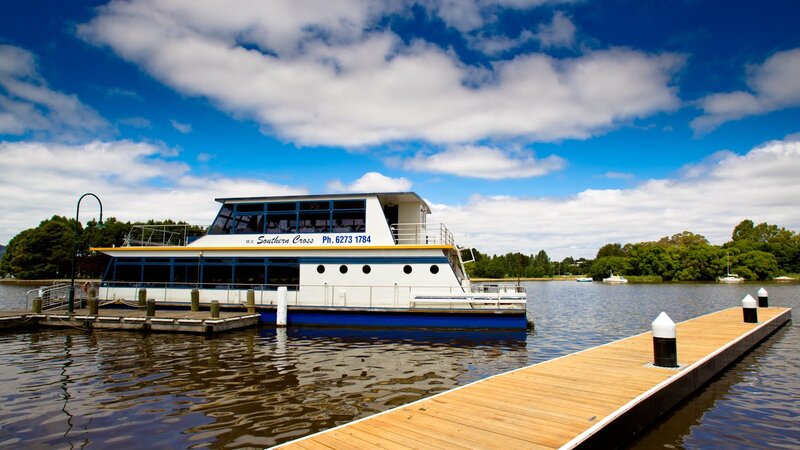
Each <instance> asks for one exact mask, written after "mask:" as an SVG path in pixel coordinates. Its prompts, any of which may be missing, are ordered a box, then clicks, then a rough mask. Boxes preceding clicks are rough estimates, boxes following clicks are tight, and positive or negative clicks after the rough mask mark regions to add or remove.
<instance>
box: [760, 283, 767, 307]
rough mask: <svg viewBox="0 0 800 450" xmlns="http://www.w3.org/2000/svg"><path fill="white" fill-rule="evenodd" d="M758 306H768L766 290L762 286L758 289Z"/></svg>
mask: <svg viewBox="0 0 800 450" xmlns="http://www.w3.org/2000/svg"><path fill="white" fill-rule="evenodd" d="M758 307H759V308H768V307H769V298H768V297H767V290H766V289H764V288H763V287H762V288H761V289H759V290H758Z"/></svg>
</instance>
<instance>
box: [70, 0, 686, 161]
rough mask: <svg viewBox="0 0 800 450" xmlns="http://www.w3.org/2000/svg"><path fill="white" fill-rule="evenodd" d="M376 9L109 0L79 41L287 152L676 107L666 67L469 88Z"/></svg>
mask: <svg viewBox="0 0 800 450" xmlns="http://www.w3.org/2000/svg"><path fill="white" fill-rule="evenodd" d="M539 3H542V2H541V1H532V2H525V1H518V2H515V1H510V2H476V3H475V4H476V5H479V6H480V7H481V8H483V7H484V6H485V5H490V6H491V5H494V6H497V4H500V5H501V6H506V7H519V8H522V7H527V6H530V5H535V4H539ZM436 4H439V5H444V4H445V3H442V2H436ZM458 4H459V5H460V4H461V3H460V2H459V3H458ZM470 4H472V3H470ZM320 5H322V6H320ZM383 5H384V3H382V2H377V3H362V2H358V1H353V2H343V3H337V4H336V5H335V6H334V5H333V4H332V3H323V4H318V5H317V6H316V7H311V6H309V7H298V6H297V5H296V2H292V1H285V2H277V1H276V2H270V3H269V4H263V3H254V2H244V1H243V2H230V3H225V4H221V3H218V2H203V1H191V2H190V1H183V2H170V3H168V4H167V3H164V2H156V1H154V0H138V1H137V0H134V1H130V2H112V3H111V4H109V5H108V6H106V7H104V8H102V9H101V10H100V15H99V16H98V17H96V18H95V19H94V20H92V21H91V22H90V23H88V24H85V25H83V26H81V27H79V30H80V34H81V36H83V37H84V38H86V39H88V40H90V41H92V42H95V43H97V44H104V45H108V46H110V47H111V48H112V49H113V50H114V51H115V52H116V53H118V54H119V55H120V56H122V57H123V58H125V59H127V60H129V61H132V62H134V63H136V64H138V65H140V66H141V67H142V68H143V69H144V70H146V71H147V72H149V73H150V74H152V75H153V76H154V77H155V78H157V79H159V80H161V81H162V82H164V83H165V84H167V85H169V86H171V87H172V88H174V89H176V90H178V91H180V92H181V93H184V94H186V95H194V96H201V97H205V98H208V99H210V100H211V101H212V102H214V103H215V104H216V105H218V106H219V107H220V108H222V109H224V110H226V111H228V112H229V113H231V114H234V115H236V116H237V117H249V118H252V119H255V120H257V121H258V122H260V123H261V124H262V125H263V128H264V129H265V130H269V132H270V133H276V134H277V135H279V136H281V137H282V138H284V139H287V140H291V141H293V142H295V143H298V144H300V145H337V146H344V147H357V146H365V145H374V144H383V143H387V142H391V141H405V140H426V141H430V142H434V143H466V142H473V141H475V140H479V139H483V138H487V137H508V136H513V137H519V136H522V137H527V138H530V139H536V140H559V139H564V138H581V139H582V138H587V137H590V136H592V135H593V134H595V133H599V132H602V131H604V130H606V129H608V128H611V127H614V126H616V125H618V124H619V123H622V122H625V121H629V120H631V119H634V118H637V117H644V116H647V115H650V114H653V113H655V112H659V111H664V110H669V109H672V108H675V107H677V106H678V104H679V101H678V98H677V97H676V93H675V88H674V87H673V86H671V80H672V76H673V74H674V72H675V71H676V70H677V69H678V68H679V67H680V66H681V65H682V64H683V57H681V56H679V55H674V54H657V55H653V54H645V53H642V52H637V51H633V50H628V49H610V50H602V51H594V52H590V53H587V54H585V55H582V56H580V57H575V58H571V59H563V60H559V59H555V58H551V57H549V56H547V55H544V54H523V55H519V56H517V57H516V58H514V59H513V60H510V61H497V62H495V63H494V65H493V66H491V67H490V68H489V69H488V73H487V74H486V75H488V76H484V77H481V78H480V79H481V80H482V81H481V82H479V83H477V84H473V83H472V82H473V81H475V74H476V72H481V73H483V71H482V70H479V69H477V68H475V67H472V66H468V65H465V64H464V63H463V62H461V61H460V60H459V59H458V58H457V56H456V55H455V54H454V53H453V52H451V51H450V50H448V49H442V48H439V47H436V46H435V45H433V44H430V43H427V42H424V41H421V40H413V41H412V42H410V43H409V44H405V43H404V42H403V41H402V40H401V39H400V38H399V37H398V36H396V35H395V34H393V33H391V32H390V31H373V30H375V24H376V23H377V21H378V20H379V19H380V17H381V14H383V13H384V12H385V10H384V9H382V8H384V6H383ZM392 5H394V4H392ZM448 5H449V3H448ZM454 5H455V3H454ZM494 6H493V7H494ZM479 9H480V8H479ZM489 9H490V10H491V9H492V8H491V7H489ZM254 47H256V48H254Z"/></svg>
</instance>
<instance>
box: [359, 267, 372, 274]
mask: <svg viewBox="0 0 800 450" xmlns="http://www.w3.org/2000/svg"><path fill="white" fill-rule="evenodd" d="M361 271H362V272H364V273H370V272H372V267H370V266H369V265H365V266H364V267H362V268H361Z"/></svg>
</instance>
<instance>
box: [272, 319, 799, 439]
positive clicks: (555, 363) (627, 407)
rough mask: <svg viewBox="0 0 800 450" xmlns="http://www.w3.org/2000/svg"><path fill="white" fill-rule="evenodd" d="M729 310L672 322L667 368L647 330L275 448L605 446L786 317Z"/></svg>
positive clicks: (674, 400) (693, 386) (679, 397)
mask: <svg viewBox="0 0 800 450" xmlns="http://www.w3.org/2000/svg"><path fill="white" fill-rule="evenodd" d="M758 318H759V323H757V324H751V323H744V322H743V319H742V309H741V308H731V309H726V310H723V311H719V312H716V313H712V314H708V315H705V316H702V317H698V318H696V319H692V320H689V321H686V322H682V323H680V324H678V326H677V348H678V363H679V364H680V367H678V368H675V369H669V368H662V367H655V366H653V365H652V361H653V339H652V334H651V333H650V332H647V333H642V334H640V335H636V336H633V337H630V338H627V339H622V340H620V341H616V342H612V343H610V344H606V345H603V346H600V347H594V348H591V349H588V350H584V351H582V352H579V353H575V354H572V355H568V356H564V357H561V358H557V359H554V360H550V361H546V362H543V363H540V364H536V365H533V366H529V367H525V368H522V369H517V370H514V371H511V372H507V373H504V374H500V375H495V376H493V377H490V378H487V379H484V380H481V381H477V382H475V383H472V384H469V385H466V386H463V387H459V388H456V389H453V390H450V391H448V392H444V393H441V394H438V395H434V396H432V397H429V398H426V399H422V400H419V401H417V402H414V403H411V404H408V405H405V406H401V407H398V408H395V409H392V410H389V411H385V412H383V413H379V414H376V415H374V416H370V417H367V418H364V419H361V420H358V421H355V422H352V423H349V424H346V425H343V426H340V427H336V428H333V429H330V430H327V431H323V432H320V433H317V434H314V435H310V436H307V437H305V438H301V439H298V440H295V441H292V442H289V443H286V444H283V445H281V446H278V448H281V449H374V448H390V449H402V448H419V449H422V448H425V449H428V448H441V449H451V448H471V449H475V448H575V447H583V448H609V447H610V448H613V447H617V446H620V445H622V444H624V443H625V442H628V441H629V440H631V439H632V438H634V437H635V436H636V435H637V433H639V432H640V431H641V430H642V429H644V428H645V427H647V426H648V425H649V424H650V423H652V422H653V421H654V420H656V419H657V418H658V417H660V416H661V415H662V414H664V413H665V412H667V411H668V410H669V409H670V408H672V407H673V406H675V405H676V404H677V403H678V402H680V401H681V400H683V399H684V398H686V397H687V396H688V395H689V394H691V393H692V392H694V391H695V390H696V389H698V388H699V387H700V386H702V385H703V384H704V383H706V382H707V381H708V380H709V379H710V378H711V377H713V376H714V375H716V374H717V373H719V372H720V371H722V370H723V369H725V368H726V367H728V366H729V365H730V364H731V363H732V362H734V361H735V360H736V359H738V358H739V357H741V356H742V355H743V354H744V353H746V352H747V351H748V350H750V349H751V348H753V347H754V346H756V345H758V343H759V342H761V341H762V340H763V339H765V338H766V337H768V336H769V335H770V334H772V333H773V332H774V331H775V330H777V329H778V328H780V327H781V326H782V325H783V324H785V323H786V322H787V321H788V320H789V319H790V318H791V309H787V308H758Z"/></svg>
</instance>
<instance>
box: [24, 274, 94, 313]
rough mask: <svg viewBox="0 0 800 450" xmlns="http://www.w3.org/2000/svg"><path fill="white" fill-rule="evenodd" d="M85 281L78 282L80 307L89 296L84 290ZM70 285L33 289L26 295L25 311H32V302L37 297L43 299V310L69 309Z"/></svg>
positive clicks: (77, 290) (59, 284) (77, 297)
mask: <svg viewBox="0 0 800 450" xmlns="http://www.w3.org/2000/svg"><path fill="white" fill-rule="evenodd" d="M83 283H84V282H83V281H80V282H76V283H75V284H76V288H75V301H76V302H77V305H78V307H80V305H82V304H83V303H84V302H85V301H86V299H87V294H86V292H84V290H83V289H82V285H83ZM69 286H70V285H69V283H58V284H54V285H52V286H42V287H39V288H36V289H31V290H29V291H28V292H26V293H25V309H30V307H31V304H32V303H31V302H32V300H33V299H34V298H35V297H41V298H42V310H43V311H47V310H57V309H67V296H68V295H69Z"/></svg>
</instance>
